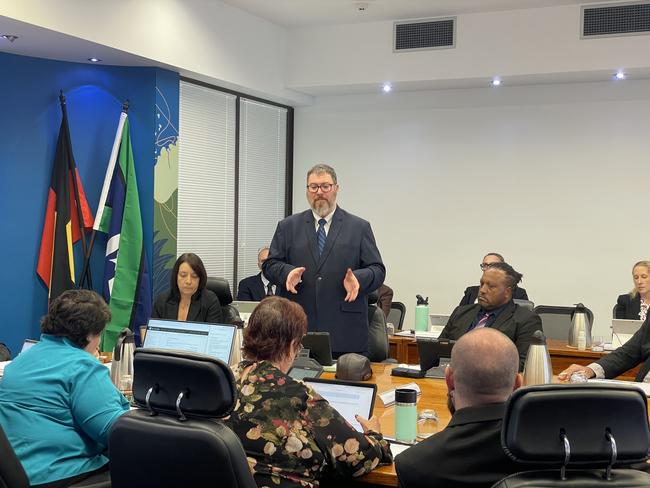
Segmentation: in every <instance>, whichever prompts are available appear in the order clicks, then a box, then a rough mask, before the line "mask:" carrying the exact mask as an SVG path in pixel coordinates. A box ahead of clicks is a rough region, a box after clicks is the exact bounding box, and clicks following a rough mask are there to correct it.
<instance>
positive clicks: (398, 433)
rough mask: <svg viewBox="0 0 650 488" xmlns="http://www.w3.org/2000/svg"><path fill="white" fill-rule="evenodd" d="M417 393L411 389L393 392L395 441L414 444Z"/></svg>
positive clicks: (399, 389) (416, 420)
mask: <svg viewBox="0 0 650 488" xmlns="http://www.w3.org/2000/svg"><path fill="white" fill-rule="evenodd" d="M417 398H418V393H417V391H415V390H413V389H411V388H398V389H397V390H395V439H396V440H398V441H400V442H407V443H414V442H415V438H416V436H417V422H418V415H417V407H416V402H417Z"/></svg>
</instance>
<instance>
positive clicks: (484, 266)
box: [479, 263, 492, 271]
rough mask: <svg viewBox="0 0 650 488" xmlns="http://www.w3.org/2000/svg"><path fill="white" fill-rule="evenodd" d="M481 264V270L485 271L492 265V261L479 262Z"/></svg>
mask: <svg viewBox="0 0 650 488" xmlns="http://www.w3.org/2000/svg"><path fill="white" fill-rule="evenodd" d="M479 266H480V267H481V270H482V271H485V270H486V269H488V268H489V267H490V266H492V263H481V264H479Z"/></svg>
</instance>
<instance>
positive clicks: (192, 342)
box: [144, 319, 236, 364]
mask: <svg viewBox="0 0 650 488" xmlns="http://www.w3.org/2000/svg"><path fill="white" fill-rule="evenodd" d="M235 330H236V327H235V326H234V325H230V324H206V323H203V322H183V321H180V320H164V319H149V323H148V324H147V333H146V335H145V337H144V347H153V348H159V349H176V350H178V351H187V352H194V353H199V354H207V355H208V356H212V357H214V358H217V359H221V360H222V361H223V362H224V363H226V364H230V355H231V353H232V349H233V341H234V339H235Z"/></svg>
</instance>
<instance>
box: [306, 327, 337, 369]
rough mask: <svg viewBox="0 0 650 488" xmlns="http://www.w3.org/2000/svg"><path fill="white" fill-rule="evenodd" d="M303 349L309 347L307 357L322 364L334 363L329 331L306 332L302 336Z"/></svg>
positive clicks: (329, 364)
mask: <svg viewBox="0 0 650 488" xmlns="http://www.w3.org/2000/svg"><path fill="white" fill-rule="evenodd" d="M302 347H303V349H309V357H310V358H314V359H315V360H316V361H318V362H319V363H320V364H321V365H323V366H331V365H332V364H334V361H333V359H332V345H331V343H330V333H329V332H307V335H305V336H304V337H303V338H302Z"/></svg>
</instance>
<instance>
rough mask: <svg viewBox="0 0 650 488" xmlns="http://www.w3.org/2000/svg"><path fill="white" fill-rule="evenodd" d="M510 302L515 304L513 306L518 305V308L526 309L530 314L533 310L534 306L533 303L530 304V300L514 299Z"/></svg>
mask: <svg viewBox="0 0 650 488" xmlns="http://www.w3.org/2000/svg"><path fill="white" fill-rule="evenodd" d="M512 301H513V302H515V304H517V305H519V306H520V307H524V308H527V309H528V310H530V311H531V312H532V311H533V309H534V308H535V304H534V303H533V302H531V301H530V300H523V299H520V298H515V299H513V300H512Z"/></svg>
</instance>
